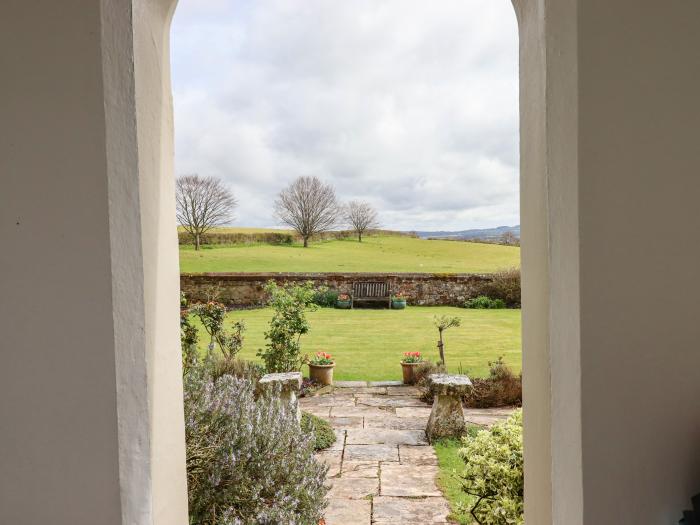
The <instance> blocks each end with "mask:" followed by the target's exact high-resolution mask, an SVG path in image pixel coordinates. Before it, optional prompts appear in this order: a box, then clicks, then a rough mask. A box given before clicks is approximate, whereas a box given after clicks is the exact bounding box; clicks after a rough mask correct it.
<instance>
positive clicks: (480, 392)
mask: <svg viewBox="0 0 700 525" xmlns="http://www.w3.org/2000/svg"><path fill="white" fill-rule="evenodd" d="M464 403H465V404H466V405H467V406H468V407H470V408H494V407H504V406H514V405H517V406H521V405H522V404H523V378H522V374H518V375H515V374H514V373H513V371H512V370H511V369H510V368H509V367H508V365H506V364H505V363H504V362H503V356H501V357H499V358H498V359H496V360H495V361H490V362H489V376H488V377H487V378H478V377H477V378H472V388H471V389H470V390H469V392H468V393H467V394H466V395H465V396H464Z"/></svg>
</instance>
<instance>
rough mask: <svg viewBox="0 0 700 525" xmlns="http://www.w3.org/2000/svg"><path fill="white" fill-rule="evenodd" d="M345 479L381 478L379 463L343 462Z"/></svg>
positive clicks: (342, 473) (342, 472)
mask: <svg viewBox="0 0 700 525" xmlns="http://www.w3.org/2000/svg"><path fill="white" fill-rule="evenodd" d="M341 476H342V477H344V478H379V461H349V460H346V461H343V467H342V469H341Z"/></svg>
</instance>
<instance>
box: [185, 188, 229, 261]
mask: <svg viewBox="0 0 700 525" xmlns="http://www.w3.org/2000/svg"><path fill="white" fill-rule="evenodd" d="M175 188H176V195H175V198H176V204H177V221H178V223H179V224H180V226H182V227H183V228H184V229H185V231H186V232H187V233H189V234H190V235H191V236H192V239H193V240H194V249H195V250H199V247H200V246H201V242H202V235H203V234H205V233H206V232H207V231H209V230H211V229H212V228H214V227H216V226H223V225H225V224H228V223H230V222H231V221H232V220H233V209H234V208H235V207H236V205H237V204H238V203H237V202H236V199H235V198H234V196H233V193H231V190H229V189H228V188H227V187H226V186H225V185H224V183H223V182H222V181H221V180H220V179H217V178H215V177H200V176H199V175H184V176H182V177H178V179H177V181H176V183H175Z"/></svg>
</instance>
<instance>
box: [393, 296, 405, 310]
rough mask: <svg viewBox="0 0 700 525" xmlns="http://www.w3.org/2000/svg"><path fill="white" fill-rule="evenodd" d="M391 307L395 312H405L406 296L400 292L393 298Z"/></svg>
mask: <svg viewBox="0 0 700 525" xmlns="http://www.w3.org/2000/svg"><path fill="white" fill-rule="evenodd" d="M391 307H392V308H393V309H394V310H403V309H404V308H406V296H405V295H404V294H403V293H401V292H399V293H397V294H395V295H392V296H391Z"/></svg>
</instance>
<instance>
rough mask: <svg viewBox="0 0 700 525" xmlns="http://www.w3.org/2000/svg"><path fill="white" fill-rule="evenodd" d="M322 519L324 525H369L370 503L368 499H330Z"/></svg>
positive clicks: (370, 515)
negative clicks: (324, 521)
mask: <svg viewBox="0 0 700 525" xmlns="http://www.w3.org/2000/svg"><path fill="white" fill-rule="evenodd" d="M324 518H325V520H326V525H369V523H370V520H371V519H372V502H371V501H370V500H368V499H366V500H365V499H360V500H357V499H345V498H342V499H341V498H338V499H331V500H329V503H328V508H327V509H326V513H325V516H324Z"/></svg>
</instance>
